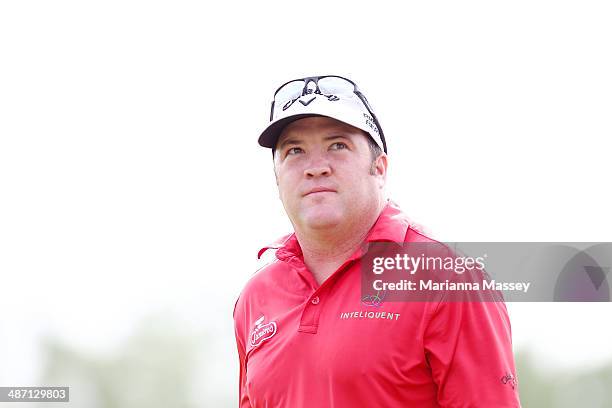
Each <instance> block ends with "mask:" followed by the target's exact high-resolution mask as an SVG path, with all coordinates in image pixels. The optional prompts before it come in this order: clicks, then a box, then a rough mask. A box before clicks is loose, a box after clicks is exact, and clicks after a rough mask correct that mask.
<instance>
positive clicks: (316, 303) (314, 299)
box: [310, 296, 319, 305]
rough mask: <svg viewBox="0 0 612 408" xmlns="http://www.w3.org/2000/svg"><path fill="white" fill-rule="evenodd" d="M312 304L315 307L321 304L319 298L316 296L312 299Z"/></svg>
mask: <svg viewBox="0 0 612 408" xmlns="http://www.w3.org/2000/svg"><path fill="white" fill-rule="evenodd" d="M310 303H312V304H313V305H318V304H319V297H318V296H315V297H313V298H312V300H311V301H310Z"/></svg>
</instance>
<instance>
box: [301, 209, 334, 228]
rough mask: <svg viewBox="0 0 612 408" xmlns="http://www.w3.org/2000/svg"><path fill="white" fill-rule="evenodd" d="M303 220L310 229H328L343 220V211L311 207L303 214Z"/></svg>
mask: <svg viewBox="0 0 612 408" xmlns="http://www.w3.org/2000/svg"><path fill="white" fill-rule="evenodd" d="M302 220H303V224H304V225H305V226H306V227H308V228H310V229H328V228H333V227H335V226H337V225H338V224H340V223H341V222H342V213H341V212H340V211H338V210H330V209H325V208H317V209H309V210H308V211H306V212H305V213H304V214H303V216H302Z"/></svg>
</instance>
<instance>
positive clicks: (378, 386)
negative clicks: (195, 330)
mask: <svg viewBox="0 0 612 408" xmlns="http://www.w3.org/2000/svg"><path fill="white" fill-rule="evenodd" d="M366 241H368V242H374V241H390V242H435V241H433V240H431V239H430V238H427V237H426V236H424V235H422V234H420V233H419V232H417V231H415V230H414V229H413V228H411V227H410V222H409V220H408V218H407V217H405V216H404V215H403V213H402V212H401V211H400V210H399V208H397V206H395V205H394V204H392V203H389V204H387V206H386V207H385V209H384V210H383V211H382V213H381V215H380V216H379V218H378V220H377V221H376V223H375V225H374V226H373V227H372V229H371V230H370V232H369V233H368V236H367V238H366ZM269 248H277V251H276V258H277V259H276V260H275V261H274V262H272V263H270V264H268V265H267V266H265V267H264V268H262V269H261V270H259V271H258V272H257V273H256V274H255V275H254V276H253V277H252V278H251V279H250V280H249V282H248V283H247V284H246V287H245V288H244V290H243V291H242V293H241V295H240V297H239V298H238V301H237V302H236V307H235V310H234V321H235V332H236V341H237V345H238V355H239V359H240V385H239V387H240V389H239V399H240V405H239V406H240V408H247V407H250V408H272V407H274V408H276V407H288V408H302V407H303V408H312V407H325V408H328V407H333V408H355V407H367V408H375V407H385V408H387V407H453V408H455V407H457V408H458V407H466V408H467V407H486V408H504V407H520V403H519V398H518V390H517V382H516V379H515V376H516V372H515V367H514V359H513V355H512V344H511V333H510V320H509V318H508V313H507V310H506V307H505V304H504V303H501V302H463V303H453V302H443V301H442V302H419V303H416V302H383V303H382V304H376V305H375V306H373V305H372V303H371V302H362V299H361V275H360V273H361V268H360V266H359V262H358V260H359V258H360V255H361V254H360V250H359V251H356V253H355V254H353V256H351V258H349V259H348V260H347V261H346V262H345V263H344V264H343V265H342V266H341V267H340V268H338V270H337V271H335V272H334V273H333V274H332V275H331V276H330V277H329V278H328V279H327V280H326V281H324V282H323V283H322V284H321V285H318V284H317V282H316V281H315V279H314V278H313V276H312V274H311V272H310V271H309V270H308V268H307V267H306V266H305V264H304V260H303V257H302V252H301V249H300V246H299V244H298V242H297V239H296V237H295V235H293V234H291V235H289V236H288V237H286V238H285V239H284V240H283V241H282V243H281V244H280V245H278V246H274V247H266V248H264V249H262V251H260V255H261V253H262V252H263V251H265V250H266V249H269Z"/></svg>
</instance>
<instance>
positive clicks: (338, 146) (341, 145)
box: [330, 142, 348, 150]
mask: <svg viewBox="0 0 612 408" xmlns="http://www.w3.org/2000/svg"><path fill="white" fill-rule="evenodd" d="M346 148H348V146H347V145H346V143H343V142H336V143H333V144H332V145H331V146H330V149H332V150H342V149H346Z"/></svg>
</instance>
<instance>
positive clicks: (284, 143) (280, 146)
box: [278, 137, 300, 149]
mask: <svg viewBox="0 0 612 408" xmlns="http://www.w3.org/2000/svg"><path fill="white" fill-rule="evenodd" d="M299 143H300V141H299V140H297V139H291V138H289V137H288V138H287V139H285V140H283V141H282V142H280V144H279V145H278V149H282V148H283V147H284V146H286V145H288V144H299Z"/></svg>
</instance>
